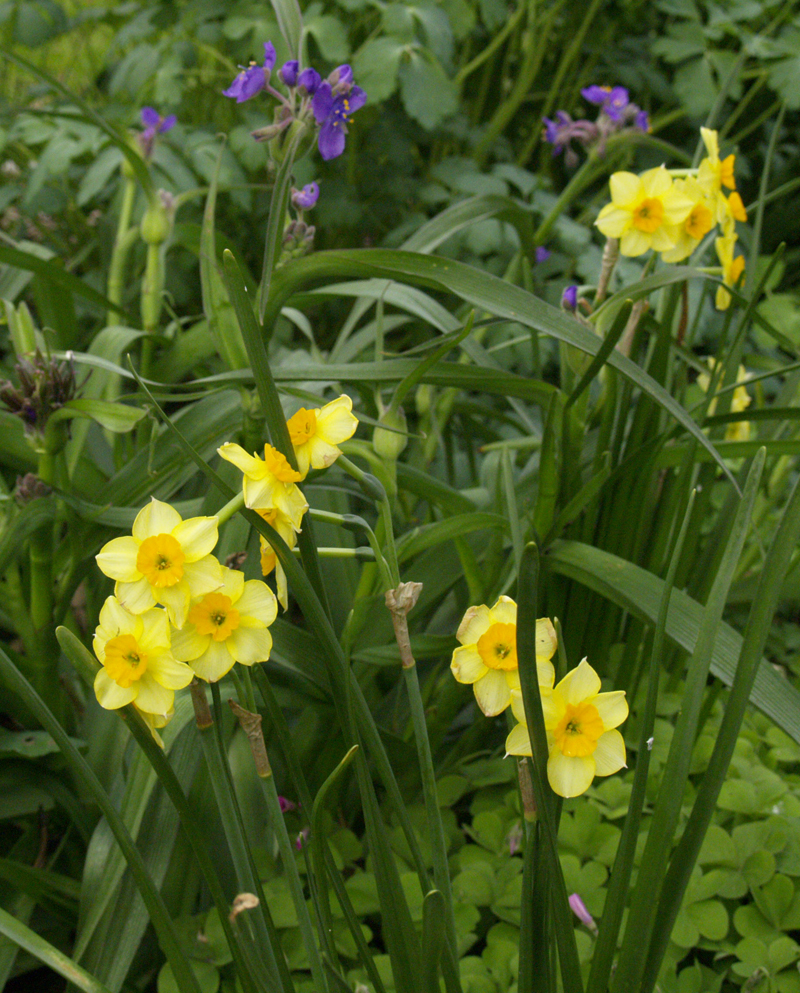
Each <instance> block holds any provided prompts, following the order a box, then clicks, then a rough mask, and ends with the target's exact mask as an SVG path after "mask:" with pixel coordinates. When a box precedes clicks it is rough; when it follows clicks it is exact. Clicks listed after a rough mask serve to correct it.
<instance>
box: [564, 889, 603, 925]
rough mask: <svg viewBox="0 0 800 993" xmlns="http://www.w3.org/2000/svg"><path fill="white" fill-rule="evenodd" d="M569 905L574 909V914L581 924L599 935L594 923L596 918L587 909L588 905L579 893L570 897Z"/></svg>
mask: <svg viewBox="0 0 800 993" xmlns="http://www.w3.org/2000/svg"><path fill="white" fill-rule="evenodd" d="M569 905H570V907H571V908H572V913H573V914H574V915H575V916H576V917H577V918H578V920H579V921H580V922H581V924H585V925H586V927H588V928H589V930H590V931H594V932H595V933H597V925H596V924H595V922H594V918H593V917H592V915H591V914H590V913H589V911H588V910H587V909H586V904H585V903H584V902H583V900H581V898H580V896H578V894H577V893H573V894H572V895H571V896H570V898H569Z"/></svg>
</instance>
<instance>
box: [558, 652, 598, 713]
mask: <svg viewBox="0 0 800 993" xmlns="http://www.w3.org/2000/svg"><path fill="white" fill-rule="evenodd" d="M557 689H558V690H559V692H560V693H561V694H562V695H563V697H564V699H565V700H566V702H567V703H571V704H572V705H573V706H575V705H576V704H578V703H581V702H583V701H584V700H587V699H589V698H591V697H593V696H596V695H597V694H598V693H599V692H600V677H599V676H598V675H597V673H596V672H595V671H594V669H593V668H592V667H591V666H590V665H589V663H588V662H587V661H586V659H582V660H581V663H580V665H579V666H578V667H577V668H575V669H572V670H571V671H570V672H568V673H567V674H566V676H564V678H563V679H562V680H561V682H560V683H559V684H558V687H557Z"/></svg>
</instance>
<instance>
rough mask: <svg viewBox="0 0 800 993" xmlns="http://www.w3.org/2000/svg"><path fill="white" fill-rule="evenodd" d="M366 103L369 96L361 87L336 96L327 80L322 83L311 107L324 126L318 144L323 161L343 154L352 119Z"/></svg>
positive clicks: (319, 122)
mask: <svg viewBox="0 0 800 993" xmlns="http://www.w3.org/2000/svg"><path fill="white" fill-rule="evenodd" d="M366 102H367V94H366V93H365V92H364V91H363V90H362V89H361V87H360V86H353V87H351V88H350V92H349V93H346V94H345V93H340V94H338V95H334V93H333V90H332V88H331V84H330V83H329V82H328V80H327V79H326V80H324V81H323V82H322V83H320V86H319V89H318V90H317V92H316V93H315V94H314V100H313V102H312V105H311V107H312V110H313V111H314V117H315V118H316V120H317V123H318V124H321V125H322V127H321V128H320V131H319V137H318V139H317V144H318V146H319V154H320V155H321V156H322V157H323V159H325V160H326V161H327V160H328V159H335V158H336V157H337V156H339V155H341V154H342V152H343V151H344V143H345V135H346V134H347V125H348V124H349V123H350V118H351V117H352V115H353V114H354V113H355V112H356V111H357V110H360V109H361V108H362V107H363V106H364V104H365V103H366Z"/></svg>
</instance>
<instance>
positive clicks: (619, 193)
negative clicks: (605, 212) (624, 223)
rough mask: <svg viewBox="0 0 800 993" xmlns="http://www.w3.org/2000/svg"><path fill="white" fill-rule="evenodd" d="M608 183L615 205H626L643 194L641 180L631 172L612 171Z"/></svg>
mask: <svg viewBox="0 0 800 993" xmlns="http://www.w3.org/2000/svg"><path fill="white" fill-rule="evenodd" d="M608 185H609V188H610V190H611V199H612V201H613V203H614V206H615V207H627V206H629V205H630V204H632V203H635V202H636V201H637V200H638V199H640V197H642V196H644V189H643V186H642V180H641V179H639V177H638V176H637V175H636V174H635V173H633V172H615V173H612V175H611V178H610V179H609V181H608Z"/></svg>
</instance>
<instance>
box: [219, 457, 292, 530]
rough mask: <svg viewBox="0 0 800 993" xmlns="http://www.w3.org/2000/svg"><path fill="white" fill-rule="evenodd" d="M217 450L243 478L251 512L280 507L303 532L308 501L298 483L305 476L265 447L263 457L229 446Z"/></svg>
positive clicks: (245, 499) (283, 458) (246, 500)
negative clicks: (303, 520) (303, 518)
mask: <svg viewBox="0 0 800 993" xmlns="http://www.w3.org/2000/svg"><path fill="white" fill-rule="evenodd" d="M217 451H218V452H219V454H220V455H221V456H222V458H223V459H225V460H226V461H227V462H232V463H233V464H234V465H235V466H236V468H237V469H240V470H241V472H242V473H243V475H244V479H243V482H242V488H243V491H244V503H245V506H246V507H250V508H251V509H259V508H266V509H269V508H272V507H277V508H278V510H280V511H281V513H282V514H285V515H286V516H287V517H288V518H289V519H290V520H291V521H293V522H294V523H296V525H297V529H298V531H299V530H300V520H301V518H302V516H303V514H304V513H305V512H306V510H308V504H307V503H306V499H305V497H304V496H303V494H302V493H301V492H300V490H299V489H298V488H297V486H296V485H295V483H297V482H298V481H299V480H300V479H302V475H301V474H300V473H299V472H297V471H296V470H295V469H293V468H292V467H291V466H290V465H289V462H288V460H287V459H286V456H285V455H283V454H282V453H281V452H279V451H278V449H277V448H273V447H272V445H264V458H263V459H260V458H259V457H258V456H257V455H248V454H247V452H246V451H245V450H244V449H243V448H242V447H241V445H234V444H232V443H231V442H228V443H226V444H225V445H223V446H222V447H221V448H218V449H217Z"/></svg>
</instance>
